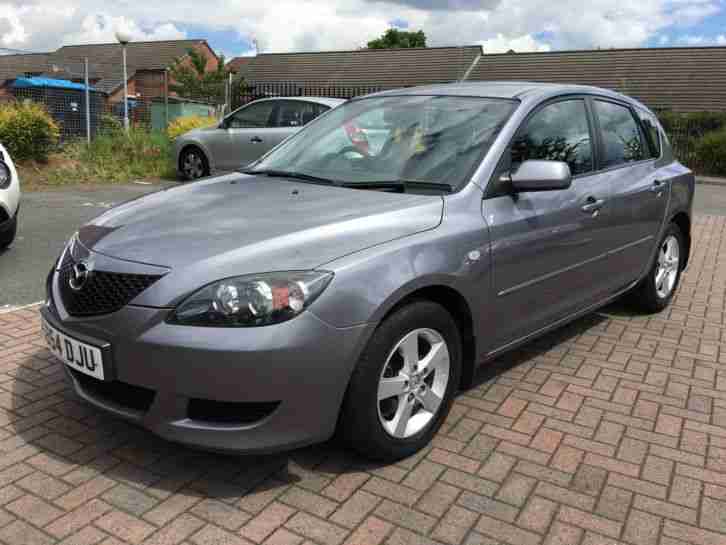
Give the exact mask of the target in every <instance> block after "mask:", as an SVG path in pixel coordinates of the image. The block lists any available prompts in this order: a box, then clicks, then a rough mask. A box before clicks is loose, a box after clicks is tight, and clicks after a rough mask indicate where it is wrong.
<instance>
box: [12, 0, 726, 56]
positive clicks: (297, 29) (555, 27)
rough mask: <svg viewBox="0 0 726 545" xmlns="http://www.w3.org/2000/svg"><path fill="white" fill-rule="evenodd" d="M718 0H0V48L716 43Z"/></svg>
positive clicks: (250, 49) (543, 47)
mask: <svg viewBox="0 0 726 545" xmlns="http://www.w3.org/2000/svg"><path fill="white" fill-rule="evenodd" d="M725 2H726V0H589V1H587V2H583V1H582V0H448V1H446V0H266V1H265V0H262V1H258V2H255V1H252V0H204V1H202V2H200V1H199V0H151V1H148V2H141V1H139V0H115V1H107V0H62V1H58V0H5V1H3V0H0V48H8V49H17V50H23V51H49V50H54V49H56V48H58V47H59V46H61V45H65V44H79V43H103V42H112V41H114V34H115V32H116V30H119V29H120V30H123V31H124V32H126V33H127V34H130V35H131V37H132V38H133V39H134V40H164V39H180V38H205V39H207V40H208V41H209V43H210V45H211V46H212V47H213V48H214V49H215V50H216V51H217V52H218V53H223V54H224V55H225V56H226V57H227V58H231V57H234V56H239V55H254V54H255V52H264V53H271V52H288V51H320V50H334V49H355V48H359V47H363V46H365V44H366V43H367V42H368V40H371V39H373V38H375V37H377V36H379V35H381V34H382V33H383V32H385V30H386V29H387V28H391V27H397V28H400V29H406V30H423V31H424V32H425V33H426V36H427V38H428V45H429V46H444V45H446V46H450V45H472V44H481V45H483V46H484V50H485V52H489V53H497V52H504V51H508V50H509V49H514V50H515V51H550V50H562V49H586V48H598V47H600V48H610V47H663V46H685V45H704V46H707V45H726V6H725V5H724V3H725Z"/></svg>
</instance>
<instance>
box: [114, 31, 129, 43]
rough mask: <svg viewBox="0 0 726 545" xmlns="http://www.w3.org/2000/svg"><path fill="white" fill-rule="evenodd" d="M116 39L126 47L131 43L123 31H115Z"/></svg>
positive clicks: (127, 34) (126, 33)
mask: <svg viewBox="0 0 726 545" xmlns="http://www.w3.org/2000/svg"><path fill="white" fill-rule="evenodd" d="M116 39H117V40H118V42H119V43H120V44H122V45H126V44H127V43H129V42H130V41H131V35H130V34H129V33H128V32H126V31H124V30H117V31H116Z"/></svg>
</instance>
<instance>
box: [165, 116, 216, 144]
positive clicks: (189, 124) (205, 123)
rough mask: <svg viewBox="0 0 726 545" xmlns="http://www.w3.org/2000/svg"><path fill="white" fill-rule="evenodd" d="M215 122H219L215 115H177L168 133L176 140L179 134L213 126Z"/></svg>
mask: <svg viewBox="0 0 726 545" xmlns="http://www.w3.org/2000/svg"><path fill="white" fill-rule="evenodd" d="M215 123H217V120H216V119H215V118H213V117H202V116H200V115H187V116H183V117H177V118H176V119H175V120H174V121H172V122H171V123H169V127H168V128H167V129H166V133H167V134H168V135H169V138H170V139H171V140H172V141H174V140H176V138H177V136H181V135H182V134H184V133H187V132H189V131H191V130H193V129H201V128H204V127H211V126H212V125H214V124H215Z"/></svg>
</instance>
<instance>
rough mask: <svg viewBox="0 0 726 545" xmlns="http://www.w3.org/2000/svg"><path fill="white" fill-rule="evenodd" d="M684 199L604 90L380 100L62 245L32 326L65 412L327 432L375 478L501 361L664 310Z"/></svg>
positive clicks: (658, 156) (264, 441)
mask: <svg viewBox="0 0 726 545" xmlns="http://www.w3.org/2000/svg"><path fill="white" fill-rule="evenodd" d="M693 192H694V177H693V174H692V173H691V171H689V170H688V169H687V168H686V167H684V166H683V165H681V164H680V163H679V162H678V161H677V160H676V159H675V158H674V157H673V153H672V151H671V147H670V145H669V143H668V139H667V137H666V135H665V134H664V132H663V129H662V127H661V125H660V124H659V122H658V120H657V119H656V117H655V115H654V114H653V113H652V112H651V111H650V110H649V109H648V108H646V107H645V106H644V105H642V104H640V103H639V102H637V101H635V100H633V99H631V98H628V97H625V96H623V95H620V94H617V93H614V92H611V91H607V90H604V89H597V88H593V87H581V86H563V85H550V84H538V83H521V82H520V83H506V82H481V83H459V84H451V85H437V86H429V87H419V88H410V89H405V90H398V91H388V92H383V93H378V94H375V95H371V96H366V97H362V98H358V99H355V100H352V101H350V102H348V103H346V104H344V105H342V106H340V107H338V108H335V109H332V110H330V111H329V112H327V113H325V114H323V115H322V116H320V117H319V118H318V119H316V120H315V121H313V122H312V123H310V124H309V125H307V126H306V127H305V128H304V129H303V130H301V131H300V132H298V133H297V134H296V135H295V136H292V137H291V138H289V139H287V140H286V141H284V142H283V143H282V144H280V145H279V146H277V147H276V148H275V149H273V150H272V151H271V152H269V153H268V154H267V155H265V156H264V157H262V158H261V159H260V160H258V161H256V162H255V163H253V164H252V165H250V166H249V167H248V169H247V170H245V172H240V173H235V174H231V175H225V176H220V177H216V178H212V179H209V180H206V181H202V182H200V183H195V184H192V185H187V186H181V187H176V188H174V189H170V190H166V191H161V192H158V193H155V194H153V195H150V196H147V197H144V198H142V199H138V200H135V201H132V202H129V203H126V204H124V205H121V206H119V207H117V208H115V209H113V210H110V211H108V212H106V213H105V214H103V215H101V216H100V217H98V218H97V219H95V220H93V221H91V222H90V223H89V224H87V225H85V226H83V227H81V228H80V230H79V231H78V233H77V234H76V235H74V236H73V237H72V239H71V240H70V242H69V243H68V245H67V247H66V248H65V249H64V251H63V252H62V254H61V256H60V257H59V258H58V261H57V262H56V264H55V265H54V266H53V270H52V271H51V273H50V275H49V277H48V298H47V303H46V305H45V306H44V308H43V310H42V315H43V328H44V331H45V335H46V338H47V341H48V345H49V347H50V350H51V351H52V353H53V354H55V355H56V356H57V357H58V358H59V359H60V360H61V361H62V362H63V363H64V368H65V370H66V371H67V375H68V378H69V380H70V381H71V382H72V385H73V388H74V389H75V392H76V393H77V394H78V395H79V396H80V397H82V398H83V399H85V400H86V401H88V402H89V403H91V404H93V405H95V406H97V407H100V408H101V409H103V410H106V411H108V412H110V413H113V414H115V415H118V416H120V417H123V418H126V419H130V420H133V421H135V422H138V423H139V424H141V425H142V426H145V427H146V428H148V429H149V430H151V431H152V432H154V433H157V434H158V435H160V436H162V437H165V438H167V439H169V440H172V441H178V442H182V443H189V444H193V445H197V446H201V447H204V448H207V449H213V450H223V451H224V450H231V451H240V452H264V451H274V450H281V449H289V448H294V447H299V446H301V445H306V444H309V443H314V442H319V441H323V440H325V439H327V438H329V437H330V436H331V435H332V434H333V433H334V431H335V430H336V428H337V429H338V430H339V431H340V435H341V436H342V437H344V438H345V439H346V440H347V442H348V443H349V444H350V445H351V446H352V447H353V448H355V449H356V450H358V451H360V452H361V453H363V454H364V455H366V456H369V457H372V458H377V459H381V460H395V459H398V458H401V457H404V456H407V455H410V454H411V453H413V452H415V451H417V450H418V449H420V448H422V447H423V446H424V445H426V444H427V443H428V442H429V441H430V439H431V438H432V436H433V435H434V433H435V432H436V430H437V429H438V428H439V426H440V425H441V423H442V421H443V420H444V418H445V417H446V415H447V413H448V411H449V408H450V406H451V403H452V399H453V397H454V395H455V394H456V392H457V390H458V389H460V388H465V387H466V386H467V384H468V383H469V382H470V381H471V379H472V376H473V374H474V372H475V369H476V368H477V366H479V365H486V362H487V361H488V360H491V359H492V358H493V357H495V356H497V355H498V354H501V353H502V352H503V351H505V350H508V349H511V348H514V347H516V346H518V345H521V344H522V343H525V342H527V341H528V340H530V339H532V338H534V337H536V336H538V335H541V334H542V333H545V332H547V331H549V330H551V329H553V328H556V327H558V326H561V325H562V324H564V323H566V322H568V321H570V320H573V319H575V318H577V317H579V316H582V315H583V314H586V313H588V312H591V311H593V310H595V309H597V308H598V307H601V306H602V305H605V304H606V303H608V302H610V301H612V300H614V299H615V298H617V297H620V296H622V295H627V296H628V297H629V298H630V299H632V300H633V301H634V302H635V303H637V304H638V305H639V306H640V308H641V309H642V310H643V311H645V312H658V311H660V310H662V309H664V308H665V307H666V306H667V305H668V303H669V302H670V301H671V299H672V298H673V296H674V293H675V291H676V289H677V286H678V281H679V277H680V275H681V271H683V269H684V268H685V266H686V264H687V262H688V256H689V250H690V245H691V208H692V200H693Z"/></svg>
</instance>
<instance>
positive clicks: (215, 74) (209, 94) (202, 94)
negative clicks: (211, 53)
mask: <svg viewBox="0 0 726 545" xmlns="http://www.w3.org/2000/svg"><path fill="white" fill-rule="evenodd" d="M187 53H188V56H187V57H183V58H181V59H177V60H176V61H174V64H173V65H172V66H171V67H170V68H169V90H170V91H173V92H175V93H176V94H178V95H179V96H180V97H183V98H191V99H195V100H203V101H205V102H210V103H215V104H218V103H221V102H223V101H224V86H225V83H226V82H227V77H228V76H227V69H226V68H225V67H224V55H221V56H220V57H219V62H218V64H217V68H216V69H214V70H207V64H208V60H207V58H206V57H205V56H204V55H202V54H201V53H200V52H199V51H197V50H196V49H190V50H189V51H188V52H187Z"/></svg>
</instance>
